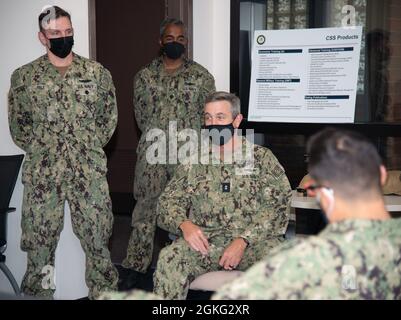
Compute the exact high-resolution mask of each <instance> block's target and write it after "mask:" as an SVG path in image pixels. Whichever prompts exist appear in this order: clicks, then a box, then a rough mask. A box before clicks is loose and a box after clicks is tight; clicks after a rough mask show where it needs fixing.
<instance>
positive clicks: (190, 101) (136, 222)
mask: <svg viewBox="0 0 401 320" xmlns="http://www.w3.org/2000/svg"><path fill="white" fill-rule="evenodd" d="M159 44H160V47H161V52H162V55H161V56H160V57H158V58H156V59H155V60H153V61H152V62H151V63H150V64H149V65H147V66H146V67H145V68H143V69H142V70H141V71H139V72H138V74H137V75H136V76H135V79H134V108H135V118H136V121H137V124H138V127H139V129H140V130H141V132H142V135H141V138H140V140H139V143H138V147H137V160H136V167H135V180H134V197H135V199H136V201H137V202H136V205H135V208H134V211H133V214H132V227H133V229H132V233H131V237H130V240H129V244H128V249H127V256H126V258H125V260H124V261H123V264H122V265H123V266H124V267H125V268H130V269H131V270H134V271H136V272H140V273H145V272H146V271H147V269H148V267H149V265H150V263H151V260H152V254H153V242H154V236H155V231H156V203H157V199H158V197H159V196H160V194H161V192H162V191H163V190H164V188H165V186H166V184H167V182H168V181H169V180H170V178H171V177H172V175H173V172H174V170H175V167H176V166H175V164H150V163H148V162H147V160H146V150H147V148H148V147H149V146H150V145H151V143H152V142H148V141H146V136H147V134H148V132H149V131H150V130H152V129H156V128H157V129H161V130H163V131H164V132H166V133H167V132H168V131H169V123H170V122H171V121H173V122H175V124H176V130H178V131H180V130H183V129H185V128H190V129H195V130H199V129H200V126H201V118H202V110H203V105H204V102H205V99H206V97H207V95H208V94H209V93H211V92H213V91H215V85H214V79H213V77H212V76H211V75H210V73H209V72H208V71H207V70H206V69H205V68H204V67H202V66H201V65H199V64H198V63H196V62H194V61H191V60H188V59H186V58H185V56H184V51H185V46H186V45H187V38H186V36H185V27H184V24H183V22H182V21H180V20H176V19H167V20H165V21H163V22H162V24H161V27H160V42H159ZM167 154H168V151H167ZM132 275H134V276H133V278H135V272H134V273H132Z"/></svg>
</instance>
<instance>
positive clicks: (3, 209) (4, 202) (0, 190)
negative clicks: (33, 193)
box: [0, 154, 24, 296]
mask: <svg viewBox="0 0 401 320" xmlns="http://www.w3.org/2000/svg"><path fill="white" fill-rule="evenodd" d="M23 159H24V155H22V154H21V155H13V156H0V269H1V271H3V273H4V274H5V276H6V277H7V279H8V281H9V282H10V284H11V286H12V288H13V290H14V292H15V294H16V295H17V296H20V295H21V291H20V289H19V287H18V284H17V282H16V281H15V278H14V276H13V275H12V273H11V271H10V270H9V269H8V267H7V266H6V264H5V262H6V256H5V255H4V254H3V253H4V252H5V251H6V248H7V214H8V213H9V212H13V211H15V208H9V204H10V200H11V196H12V194H13V191H14V187H15V183H16V181H17V177H18V173H19V170H20V167H21V163H22V160H23Z"/></svg>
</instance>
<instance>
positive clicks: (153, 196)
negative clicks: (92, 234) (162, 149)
mask: <svg viewBox="0 0 401 320" xmlns="http://www.w3.org/2000/svg"><path fill="white" fill-rule="evenodd" d="M175 167H176V166H174V165H162V164H149V163H148V162H147V161H146V157H145V153H144V152H142V153H140V154H138V159H137V162H136V166H135V179H134V198H135V199H136V201H137V202H136V205H135V208H134V210H133V213H132V231H131V236H130V239H129V242H128V248H127V256H126V258H125V259H124V261H123V262H122V266H123V267H124V268H130V269H133V270H135V271H138V272H141V273H146V271H147V269H148V267H149V265H150V263H151V262H152V257H153V245H154V238H155V232H156V226H157V222H156V217H157V212H156V209H157V201H158V198H159V196H160V194H161V193H162V192H163V191H164V188H165V187H166V185H167V183H168V181H169V180H170V178H171V177H172V175H173V173H174V170H175Z"/></svg>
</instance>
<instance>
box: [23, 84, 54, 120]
mask: <svg viewBox="0 0 401 320" xmlns="http://www.w3.org/2000/svg"><path fill="white" fill-rule="evenodd" d="M60 90H61V88H60V87H59V86H57V85H54V86H51V87H50V86H46V85H44V84H37V85H32V86H31V87H30V88H29V94H30V99H31V102H32V109H33V110H32V111H33V112H32V114H33V118H34V121H35V122H41V123H55V122H56V119H57V112H58V108H59V102H61V100H62V99H61V93H60Z"/></svg>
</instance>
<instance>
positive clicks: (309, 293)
mask: <svg viewBox="0 0 401 320" xmlns="http://www.w3.org/2000/svg"><path fill="white" fill-rule="evenodd" d="M308 149H309V150H308V153H309V155H310V162H309V172H310V175H311V177H312V178H313V180H314V182H313V184H312V185H311V186H313V188H314V189H315V190H314V192H315V193H316V200H317V201H318V202H319V204H320V206H321V208H322V210H323V211H324V212H325V215H326V216H327V218H328V220H329V225H328V227H326V229H325V230H324V231H322V232H321V233H320V234H319V235H318V236H315V237H311V238H308V239H307V240H306V241H302V240H298V241H295V242H292V243H289V244H288V245H287V246H284V247H282V248H280V250H277V252H276V253H275V254H272V255H269V256H268V257H266V258H265V260H264V261H261V262H259V263H258V264H256V265H255V266H254V267H252V268H251V269H249V270H248V271H247V273H246V274H245V275H244V276H243V277H241V278H240V279H238V280H236V281H234V282H232V283H231V284H229V285H227V286H225V287H223V288H222V289H221V290H219V292H218V293H217V294H216V295H215V296H214V299H397V300H399V299H401V266H400V261H401V237H400V230H401V219H391V218H390V215H389V213H388V212H387V211H386V209H385V206H384V200H383V196H382V189H381V185H383V184H384V182H385V180H386V170H385V168H384V167H383V165H382V162H381V159H380V157H379V155H378V153H377V151H376V150H375V148H374V147H373V145H372V144H371V143H370V142H369V141H367V140H366V139H365V138H364V137H362V136H360V135H359V134H356V133H351V132H342V131H336V130H334V129H326V130H325V131H323V132H321V133H318V134H317V135H315V136H314V137H312V139H311V140H310V141H309V147H308Z"/></svg>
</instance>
